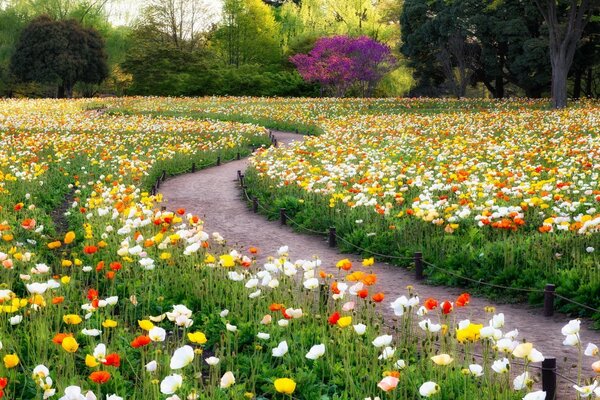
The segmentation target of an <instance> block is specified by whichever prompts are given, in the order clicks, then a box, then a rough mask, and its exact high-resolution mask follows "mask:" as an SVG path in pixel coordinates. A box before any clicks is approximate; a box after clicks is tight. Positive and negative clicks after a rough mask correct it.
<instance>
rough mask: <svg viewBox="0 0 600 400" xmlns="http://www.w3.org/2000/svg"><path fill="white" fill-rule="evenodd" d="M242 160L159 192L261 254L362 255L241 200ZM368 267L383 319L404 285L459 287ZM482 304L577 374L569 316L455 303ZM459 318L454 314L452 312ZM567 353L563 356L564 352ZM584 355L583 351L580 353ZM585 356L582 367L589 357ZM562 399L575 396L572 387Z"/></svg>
mask: <svg viewBox="0 0 600 400" xmlns="http://www.w3.org/2000/svg"><path fill="white" fill-rule="evenodd" d="M273 134H274V135H275V137H276V138H277V140H278V142H279V144H280V145H285V144H287V143H290V142H291V141H294V140H303V137H302V136H300V135H297V134H293V133H286V132H273ZM246 166H247V160H245V159H243V160H240V161H233V162H229V163H227V164H223V165H221V166H219V167H212V168H208V169H204V170H201V171H199V172H196V173H193V174H186V175H181V176H177V177H174V178H170V179H168V180H167V181H166V182H164V183H163V184H162V186H161V193H162V194H163V196H164V199H165V200H166V201H167V205H168V206H169V208H170V209H176V208H180V207H183V208H185V209H186V210H188V211H190V212H193V213H195V214H198V215H200V216H201V217H202V218H203V219H204V221H205V225H204V227H205V230H206V231H207V232H209V233H212V232H219V233H220V234H222V235H223V237H224V238H225V239H227V241H228V244H230V245H231V246H233V247H235V248H237V249H244V248H248V247H250V246H255V247H258V248H259V249H260V251H261V254H263V255H272V254H275V253H276V251H277V249H278V248H279V247H280V246H284V245H288V246H289V248H290V257H291V258H292V259H293V260H295V259H299V258H303V259H306V258H309V257H311V256H312V255H318V257H319V258H320V259H321V260H322V265H323V266H324V267H325V268H328V269H330V270H331V271H333V270H335V263H336V262H337V261H339V260H340V259H342V258H349V259H350V260H351V261H353V263H355V265H356V264H360V261H361V258H359V257H357V256H355V255H350V254H341V253H340V252H339V251H338V250H337V249H332V248H329V247H328V245H327V242H326V241H325V239H324V238H321V237H316V236H310V235H303V234H299V233H296V232H294V231H293V230H292V229H291V228H290V227H288V226H281V225H280V223H279V221H268V220H267V219H266V218H265V217H264V216H261V215H259V214H254V213H252V211H251V210H249V209H248V207H247V205H246V203H245V202H244V201H243V200H242V193H241V191H240V188H239V184H238V183H237V180H236V177H237V171H238V170H242V171H244V170H245V169H246ZM373 271H374V272H375V273H376V274H377V276H378V282H377V286H376V287H377V288H378V290H380V291H382V292H383V293H385V300H384V302H383V303H382V306H381V307H380V309H381V310H382V312H383V313H384V316H385V317H386V319H388V321H389V319H391V318H392V317H393V313H392V312H391V310H390V309H389V307H388V304H389V303H390V302H391V301H393V299H395V298H396V297H398V296H400V295H403V294H406V286H407V285H412V286H413V287H414V290H415V291H416V292H417V293H418V295H419V297H420V298H421V301H423V300H425V299H426V298H428V297H434V298H436V299H438V300H440V301H441V300H445V299H449V300H451V301H454V300H455V299H456V297H457V296H458V295H459V294H460V293H461V290H460V289H457V288H450V287H443V286H429V285H426V284H421V283H417V282H416V281H415V280H414V275H413V274H412V273H410V272H408V271H407V270H405V269H403V268H399V267H394V266H391V265H388V264H386V263H376V264H375V265H374V266H373ZM485 306H495V307H496V312H497V313H498V312H503V313H504V315H505V320H506V326H505V328H504V329H503V330H504V331H508V330H512V329H515V328H517V329H518V330H519V337H518V338H519V339H520V340H522V339H527V341H531V342H533V343H534V346H535V347H536V348H537V349H539V350H540V351H541V352H542V354H544V356H546V357H556V359H557V363H558V367H559V371H560V372H561V373H563V374H565V375H568V376H569V377H571V378H573V377H575V376H576V371H575V370H574V368H572V364H574V363H576V360H577V351H576V350H575V349H574V348H568V347H566V346H563V345H562V341H563V336H562V334H561V327H562V326H563V325H564V324H565V323H566V322H567V321H568V320H569V318H568V317H566V316H564V315H555V316H554V317H551V318H547V317H543V316H542V310H541V309H537V308H536V309H533V308H531V307H529V306H527V305H525V304H519V305H510V304H494V303H492V302H490V301H488V300H486V299H484V298H478V297H471V303H470V305H469V306H468V307H465V308H463V309H459V310H458V311H457V313H458V314H459V315H458V317H459V318H470V319H471V320H472V321H475V322H483V323H484V324H487V323H486V322H484V321H487V320H488V319H489V315H486V314H485V313H484V311H483V308H484V307H485ZM457 320H458V318H457ZM583 325H585V323H582V330H581V338H582V341H583V343H584V346H585V345H587V343H588V342H592V343H596V344H597V345H599V346H600V332H598V331H594V330H590V329H588V327H584V326H583ZM565 357H566V358H567V360H566V361H565V359H564V358H565ZM585 358H587V357H585ZM585 358H584V362H585V364H586V368H589V364H591V362H588V361H590V360H591V359H589V358H587V359H585ZM559 386H560V388H561V390H560V392H564V391H565V389H567V387H570V384H569V383H568V382H566V381H565V380H561V379H560V378H559ZM569 392H570V394H569V395H566V396H560V398H561V399H566V398H574V397H575V396H574V395H573V392H572V390H570V391H569Z"/></svg>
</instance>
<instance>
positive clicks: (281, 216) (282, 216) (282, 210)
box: [279, 208, 286, 225]
mask: <svg viewBox="0 0 600 400" xmlns="http://www.w3.org/2000/svg"><path fill="white" fill-rule="evenodd" d="M279 221H280V222H281V225H285V223H286V215H285V208H280V209H279Z"/></svg>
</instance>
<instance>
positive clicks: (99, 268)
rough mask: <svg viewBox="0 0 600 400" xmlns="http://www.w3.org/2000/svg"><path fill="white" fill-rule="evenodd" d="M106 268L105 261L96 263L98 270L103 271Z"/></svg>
mask: <svg viewBox="0 0 600 400" xmlns="http://www.w3.org/2000/svg"><path fill="white" fill-rule="evenodd" d="M103 269H104V261H100V262H99V263H98V264H96V271H102V270H103Z"/></svg>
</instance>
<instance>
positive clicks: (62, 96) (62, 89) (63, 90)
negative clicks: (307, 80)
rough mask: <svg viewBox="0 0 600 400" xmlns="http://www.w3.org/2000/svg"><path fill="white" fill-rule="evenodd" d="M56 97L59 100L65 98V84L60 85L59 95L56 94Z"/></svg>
mask: <svg viewBox="0 0 600 400" xmlns="http://www.w3.org/2000/svg"><path fill="white" fill-rule="evenodd" d="M56 97H57V98H59V99H64V98H65V85H64V84H61V85H58V93H57V94H56Z"/></svg>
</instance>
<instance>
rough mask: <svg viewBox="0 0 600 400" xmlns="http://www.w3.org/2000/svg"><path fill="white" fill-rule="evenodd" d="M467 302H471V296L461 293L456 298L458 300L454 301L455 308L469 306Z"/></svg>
mask: <svg viewBox="0 0 600 400" xmlns="http://www.w3.org/2000/svg"><path fill="white" fill-rule="evenodd" d="M469 300H471V296H470V295H469V293H463V294H461V295H460V296H458V299H456V306H457V307H464V306H466V305H467V304H469Z"/></svg>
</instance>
